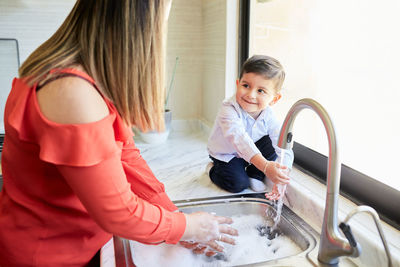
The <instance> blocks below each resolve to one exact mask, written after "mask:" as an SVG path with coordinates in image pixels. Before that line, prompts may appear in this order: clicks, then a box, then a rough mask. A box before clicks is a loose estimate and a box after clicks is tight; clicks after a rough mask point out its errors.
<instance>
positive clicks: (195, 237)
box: [181, 212, 238, 256]
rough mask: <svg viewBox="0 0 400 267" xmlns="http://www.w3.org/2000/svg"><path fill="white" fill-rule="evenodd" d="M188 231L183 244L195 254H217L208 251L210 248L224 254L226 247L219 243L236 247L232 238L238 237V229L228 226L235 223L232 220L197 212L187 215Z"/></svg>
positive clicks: (183, 238) (183, 237) (182, 239)
mask: <svg viewBox="0 0 400 267" xmlns="http://www.w3.org/2000/svg"><path fill="white" fill-rule="evenodd" d="M185 217H186V229H185V233H184V234H183V236H182V238H181V241H182V242H181V244H182V245H183V246H184V247H186V248H190V249H192V250H193V252H194V253H197V254H201V253H204V252H206V255H207V256H212V255H214V254H215V252H213V251H206V249H207V248H208V247H210V248H211V249H213V250H215V251H219V252H222V251H223V249H224V247H223V246H221V245H220V244H219V243H218V242H217V241H219V242H224V243H227V244H231V245H234V244H235V240H234V239H233V238H231V237H230V236H237V235H238V232H237V230H236V229H234V228H232V227H230V226H229V225H227V224H231V223H232V222H233V221H232V219H231V218H228V217H222V216H216V215H212V214H210V213H206V212H195V213H192V214H185Z"/></svg>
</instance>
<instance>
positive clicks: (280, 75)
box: [239, 55, 285, 92]
mask: <svg viewBox="0 0 400 267" xmlns="http://www.w3.org/2000/svg"><path fill="white" fill-rule="evenodd" d="M250 72H251V73H256V74H259V75H262V76H264V77H265V78H266V79H269V80H273V81H275V83H276V85H275V89H276V91H277V92H279V91H280V90H281V89H282V85H283V81H284V80H285V71H284V69H283V67H282V65H281V63H280V62H279V61H278V60H276V59H275V58H273V57H269V56H264V55H254V56H252V57H250V58H248V59H247V60H246V61H245V62H244V63H243V66H242V70H241V72H240V76H239V79H241V78H242V76H243V74H245V73H250Z"/></svg>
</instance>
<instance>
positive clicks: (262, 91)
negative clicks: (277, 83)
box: [257, 89, 267, 94]
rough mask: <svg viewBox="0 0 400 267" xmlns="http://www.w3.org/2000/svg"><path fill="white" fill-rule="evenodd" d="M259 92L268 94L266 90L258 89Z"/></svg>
mask: <svg viewBox="0 0 400 267" xmlns="http://www.w3.org/2000/svg"><path fill="white" fill-rule="evenodd" d="M257 92H259V93H261V94H266V93H267V92H266V91H265V90H264V89H258V90H257Z"/></svg>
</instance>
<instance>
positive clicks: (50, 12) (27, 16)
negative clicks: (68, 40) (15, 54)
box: [0, 0, 75, 63]
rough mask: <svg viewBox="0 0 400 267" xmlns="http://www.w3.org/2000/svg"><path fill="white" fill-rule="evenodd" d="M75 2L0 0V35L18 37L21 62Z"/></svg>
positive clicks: (61, 19)
mask: <svg viewBox="0 0 400 267" xmlns="http://www.w3.org/2000/svg"><path fill="white" fill-rule="evenodd" d="M74 4H75V0H62V1H52V0H1V1H0V38H15V39H17V40H18V43H19V49H20V61H21V63H22V62H23V61H24V60H25V59H26V58H27V57H28V56H29V54H30V53H32V52H33V50H35V49H36V48H37V47H38V46H39V45H40V44H41V43H43V42H44V41H45V40H47V39H48V38H49V37H50V36H51V35H52V34H53V33H54V32H55V31H56V30H57V28H58V27H59V26H60V25H61V23H62V22H63V21H64V19H65V18H66V16H67V15H68V13H69V12H70V11H71V9H72V7H73V5H74Z"/></svg>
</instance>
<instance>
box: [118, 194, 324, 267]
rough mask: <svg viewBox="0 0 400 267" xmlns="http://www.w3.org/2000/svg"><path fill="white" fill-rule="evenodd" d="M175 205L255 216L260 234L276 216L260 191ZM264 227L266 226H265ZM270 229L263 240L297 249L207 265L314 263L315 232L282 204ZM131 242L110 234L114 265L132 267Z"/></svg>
mask: <svg viewBox="0 0 400 267" xmlns="http://www.w3.org/2000/svg"><path fill="white" fill-rule="evenodd" d="M175 204H176V206H177V207H178V208H179V209H180V210H181V211H183V212H185V213H192V212H196V211H206V212H214V213H216V214H217V215H221V216H228V217H237V216H242V217H244V218H246V217H248V218H253V217H254V216H257V217H259V218H262V220H263V223H262V224H263V225H264V227H258V231H259V233H260V235H262V234H261V233H263V232H264V233H265V230H268V231H269V230H270V227H269V226H272V225H273V217H274V216H275V215H276V209H275V208H274V206H273V203H272V202H271V201H269V200H266V199H265V198H264V196H263V194H246V195H231V196H223V197H214V198H206V199H193V200H183V201H177V202H175ZM252 216H253V217H252ZM254 218H255V217H254ZM265 226H267V227H268V229H267V228H265ZM253 228H254V227H253ZM274 229H275V231H274V236H267V237H266V239H265V241H266V242H268V240H267V238H268V239H271V240H272V241H274V238H278V237H277V236H279V237H284V238H286V239H285V240H288V241H289V242H288V243H292V244H293V245H294V246H296V247H297V249H296V250H293V251H289V252H286V253H285V254H284V255H283V256H279V255H277V256H276V257H272V258H268V257H264V258H263V257H261V258H260V257H250V258H249V259H246V260H245V261H244V262H243V261H241V262H240V264H237V265H236V264H233V265H229V263H228V265H226V264H227V263H226V259H225V265H224V262H223V261H221V258H216V261H215V262H213V264H214V265H210V266H274V265H275V266H276V265H278V266H315V263H313V261H312V260H311V259H310V255H311V254H316V253H317V250H318V248H317V243H318V242H317V240H318V233H316V232H315V231H314V230H313V229H312V228H311V227H310V226H309V225H308V224H307V223H305V222H304V221H303V220H302V219H301V218H300V217H298V216H297V215H296V214H295V213H293V212H292V211H291V210H290V209H289V208H287V207H286V206H285V205H283V207H282V213H281V217H280V221H279V223H278V224H277V226H276V228H274ZM239 234H240V231H239ZM289 239H290V240H289ZM134 243H135V242H132V241H128V240H125V239H122V238H117V237H114V249H115V260H116V266H117V267H118V266H136V265H135V263H134V262H133V260H132V259H135V258H136V257H135V256H137V255H135V245H134ZM288 243H287V244H288ZM228 246H229V245H228ZM248 246H249V251H252V250H254V249H256V248H257V247H256V246H258V244H254V243H249V244H248ZM286 246H287V245H285V244H283V246H282V247H286ZM153 247H154V246H153ZM156 253H157V252H153V254H156ZM274 253H275V251H274ZM139 254H140V253H139ZM158 254H159V253H158ZM217 256H218V255H217ZM261 256H265V255H261ZM202 257H205V256H202ZM260 259H261V260H260ZM212 260H213V259H210V260H209V261H211V262H212ZM220 263H222V265H221V264H220ZM159 266H161V265H159ZM163 266H166V265H163ZM202 266H203V265H202ZM205 266H208V265H205ZM146 267H147V266H146ZM192 267H193V266H192Z"/></svg>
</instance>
